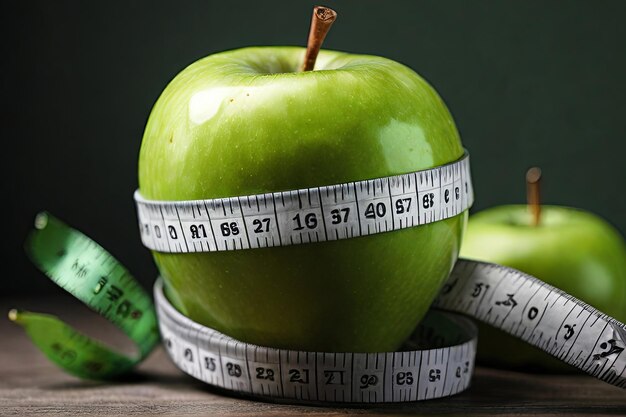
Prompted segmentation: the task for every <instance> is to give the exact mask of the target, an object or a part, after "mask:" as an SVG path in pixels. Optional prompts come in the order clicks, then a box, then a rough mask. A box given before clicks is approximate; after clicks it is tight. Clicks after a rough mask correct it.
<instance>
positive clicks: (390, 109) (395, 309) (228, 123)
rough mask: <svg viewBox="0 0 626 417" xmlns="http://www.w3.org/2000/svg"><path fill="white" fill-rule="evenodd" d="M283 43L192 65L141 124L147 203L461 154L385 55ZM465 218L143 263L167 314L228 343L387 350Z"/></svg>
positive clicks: (450, 251) (446, 124) (442, 114)
mask: <svg viewBox="0 0 626 417" xmlns="http://www.w3.org/2000/svg"><path fill="white" fill-rule="evenodd" d="M303 54H304V49H303V48H298V47H253V48H244V49H239V50H233V51H228V52H222V53H218V54H215V55H211V56H208V57H206V58H203V59H201V60H199V61H197V62H195V63H193V64H192V65H190V66H189V67H187V68H186V69H185V70H183V71H182V72H181V73H180V74H178V75H177V76H176V77H175V78H174V80H173V81H172V82H171V83H170V84H169V85H168V86H167V88H166V89H165V90H164V91H163V93H162V95H161V96H160V98H159V99H158V101H157V103H156V104H155V106H154V109H153V110H152V113H151V115H150V118H149V120H148V123H147V126H146V130H145V134H144V137H143V143H142V147H141V152H140V157H139V187H140V188H139V189H140V192H141V194H142V195H143V197H145V198H147V199H157V200H194V199H206V198H215V197H230V196H239V195H249V194H256V193H264V192H275V191H284V190H292V189H298V188H303V187H311V186H321V185H329V184H337V183H343V182H348V181H355V180H363V179H369V178H375V177H384V176H389V175H393V174H401V173H407V172H411V171H416V170H420V169H425V168H430V167H433V166H436V165H442V164H445V163H448V162H452V161H454V160H457V159H458V158H460V157H461V156H462V155H463V148H462V146H461V141H460V139H459V134H458V132H457V129H456V127H455V124H454V122H453V120H452V117H451V115H450V113H449V111H448V109H447V108H446V106H445V104H444V103H443V101H442V100H441V98H440V97H439V96H438V95H437V93H436V92H435V91H434V90H433V88H432V87H431V86H430V85H428V84H427V83H426V82H425V81H424V80H423V79H422V78H421V77H420V76H418V75H417V74H416V73H415V72H414V71H412V70H411V69H409V68H407V67H406V66H404V65H401V64H399V63H397V62H394V61H392V60H389V59H385V58H381V57H375V56H365V55H350V54H346V53H341V52H332V51H321V52H320V54H319V57H318V60H317V65H316V68H315V69H316V70H315V71H309V72H298V68H299V67H300V64H301V62H302V58H303ZM465 221H466V215H465V214H462V215H459V216H456V217H454V218H451V219H448V220H445V221H440V222H437V223H434V224H431V225H427V226H421V227H416V228H411V229H405V230H402V231H396V232H390V233H384V234H378V235H372V236H368V237H362V238H354V239H348V240H341V241H333V242H325V243H315V244H305V245H297V246H288V247H276V248H266V249H251V250H240V251H232V252H219V253H200V254H165V253H154V258H155V260H156V263H157V265H158V268H159V270H160V272H161V274H162V275H163V277H164V279H165V283H166V290H167V293H168V296H169V297H170V298H171V300H172V302H173V303H174V304H175V305H176V306H177V308H179V309H180V310H181V311H182V312H183V313H184V314H186V315H187V316H189V317H190V318H192V319H193V320H196V321H197V322H200V323H203V324H205V325H208V326H211V327H213V328H215V329H218V330H220V331H222V332H224V333H226V334H228V335H230V336H232V337H235V338H238V339H240V340H243V341H246V342H251V343H256V344H261V345H268V346H272V347H281V348H290V349H301V350H317V351H363V352H371V351H388V350H392V349H396V348H398V346H399V345H400V344H401V343H402V342H403V340H405V339H406V338H407V336H408V335H409V334H410V333H411V331H412V330H413V329H414V327H415V326H416V324H417V323H418V321H419V320H420V319H421V318H422V316H423V315H424V313H425V312H426V310H427V309H428V307H429V306H430V304H431V302H432V300H433V299H434V297H435V296H436V294H437V292H438V290H439V288H440V286H441V284H442V282H443V281H444V280H445V279H446V277H447V276H448V274H449V272H450V270H451V268H452V266H453V264H454V262H455V261H456V258H457V254H458V250H459V247H460V239H461V234H462V230H463V228H464V224H465Z"/></svg>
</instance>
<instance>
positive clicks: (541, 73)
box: [0, 0, 626, 294]
mask: <svg viewBox="0 0 626 417" xmlns="http://www.w3.org/2000/svg"><path fill="white" fill-rule="evenodd" d="M313 4H314V2H310V1H293V0H292V1H287V0H281V1H272V2H259V1H255V2H237V1H223V2H211V1H167V2H166V1H114V2H111V1H107V2H104V1H100V2H92V1H89V2H79V1H73V2H69V1H59V0H56V1H23V0H21V1H19V0H11V1H8V2H7V1H5V2H3V5H2V13H0V23H1V25H2V27H1V30H2V48H3V54H2V59H1V63H0V66H1V74H2V84H1V85H2V87H1V88H2V96H1V97H2V108H3V110H2V116H1V117H2V119H1V120H2V123H1V126H0V129H1V138H2V148H3V158H2V160H3V163H2V181H3V196H4V199H3V200H4V201H3V210H4V212H5V214H4V215H3V217H4V218H3V221H4V223H3V226H2V228H3V231H4V233H3V235H2V239H3V246H4V247H3V252H2V253H3V260H4V267H5V271H9V270H12V273H3V277H2V278H1V279H2V284H0V294H9V293H15V292H34V291H61V290H58V289H56V288H55V287H54V286H53V284H51V283H49V282H48V281H47V280H46V279H45V278H44V277H43V276H41V275H40V274H39V273H38V272H36V271H35V269H34V267H32V266H31V265H30V264H29V262H28V261H27V259H26V257H25V255H24V254H23V251H22V247H21V245H22V241H23V239H24V237H25V236H26V233H27V231H28V230H29V229H30V227H31V223H32V219H33V217H34V215H35V213H36V212H37V211H38V210H40V209H48V210H50V211H51V212H52V213H54V214H56V215H57V216H59V217H61V218H62V219H65V220H66V221H68V222H69V223H71V224H72V225H74V226H76V227H78V228H80V229H81V230H83V231H84V232H86V233H88V234H89V235H90V236H92V237H93V238H95V239H96V240H98V241H99V242H100V243H101V244H102V245H104V246H105V247H106V248H108V249H110V251H111V252H112V253H113V254H114V255H116V256H117V257H118V258H119V259H120V260H122V261H123V262H124V263H125V264H126V265H127V266H128V267H129V268H130V270H131V271H133V272H134V273H135V274H136V275H137V276H138V277H139V278H141V279H142V282H143V283H145V284H146V285H149V283H151V282H152V281H153V279H154V276H155V273H156V270H155V268H154V266H153V265H152V261H151V258H150V256H149V254H148V252H147V250H145V249H144V248H142V246H141V244H140V241H139V235H138V232H137V231H136V225H135V223H136V220H135V211H134V205H133V201H132V193H133V191H134V190H135V188H136V186H137V180H136V161H137V155H138V151H139V146H140V141H141V136H142V131H143V127H144V124H145V122H146V119H147V117H148V114H149V112H150V109H151V106H152V104H153V103H154V101H155V100H156V98H157V97H158V95H159V93H160V91H161V90H162V89H163V87H164V86H165V84H166V83H167V82H168V81H169V80H170V79H171V78H172V77H173V76H174V75H175V74H176V73H177V72H178V71H180V70H181V69H183V68H184V67H185V66H186V65H188V64H189V63H191V62H193V61H194V60H196V59H198V58H200V57H202V56H205V55H207V54H210V53H213V52H216V51H221V50H224V49H231V48H237V47H240V46H246V45H283V44H290V45H293V44H295V45H303V44H304V43H305V41H306V36H307V30H308V25H309V20H310V14H311V7H312V6H313ZM324 4H326V5H328V6H331V7H334V8H335V9H336V10H337V11H338V12H339V14H340V17H339V19H338V22H337V23H336V25H335V27H334V28H333V30H332V31H331V33H330V35H329V37H328V39H327V42H326V44H325V45H326V46H327V47H328V48H331V49H339V50H345V51H351V52H359V53H369V54H375V55H384V56H387V57H389V58H392V59H395V60H398V61H401V62H403V63H405V64H407V65H409V66H410V67H412V68H414V69H415V70H416V71H417V72H419V73H420V74H422V75H423V76H424V77H425V78H426V79H428V80H429V81H430V82H431V83H432V84H433V85H434V86H435V88H436V89H437V90H438V91H439V92H440V94H441V95H442V97H443V98H444V100H445V101H446V102H447V103H448V106H449V107H450V109H451V111H452V113H453V115H454V116H455V119H456V121H457V125H458V128H459V130H460V132H461V135H462V138H463V141H464V144H465V146H466V147H467V148H468V149H469V150H470V151H471V153H472V163H473V174H474V182H475V188H476V191H477V200H476V205H475V207H474V211H475V210H478V209H482V208H485V207H489V206H493V205H497V204H504V203H519V202H522V201H523V200H524V198H525V188H524V187H525V186H524V180H523V177H524V173H525V171H526V169H527V168H528V167H529V166H532V165H539V166H541V167H542V168H543V170H544V176H545V186H544V199H545V201H546V202H548V203H557V204H562V205H569V206H576V207H582V208H585V209H588V210H591V211H594V212H596V213H598V214H600V215H601V216H603V217H604V218H606V219H607V220H609V221H610V222H611V223H613V224H614V225H616V226H617V227H618V228H619V229H620V231H621V232H622V234H624V232H625V231H626V217H625V215H624V213H625V212H626V198H625V197H624V182H625V181H624V180H625V179H626V168H625V165H624V159H623V158H624V150H625V148H626V145H625V143H626V81H625V80H624V77H625V75H626V23H625V20H624V19H625V18H626V2H622V1H587V2H581V1H551V2H546V1H514V2H512V1H471V2H470V1H465V0H459V1H434V0H433V1H385V2H383V1H363V0H352V1H347V0H344V1H327V2H325V3H324Z"/></svg>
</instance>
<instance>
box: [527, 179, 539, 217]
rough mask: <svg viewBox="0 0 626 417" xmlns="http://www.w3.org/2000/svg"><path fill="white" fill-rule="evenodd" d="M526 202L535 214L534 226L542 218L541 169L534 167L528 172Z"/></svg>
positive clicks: (533, 214)
mask: <svg viewBox="0 0 626 417" xmlns="http://www.w3.org/2000/svg"><path fill="white" fill-rule="evenodd" d="M526 202H527V204H528V210H529V211H530V213H531V214H532V216H533V219H532V222H533V226H539V222H540V220H541V169H540V168H538V167H532V168H530V169H529V170H528V171H527V172H526Z"/></svg>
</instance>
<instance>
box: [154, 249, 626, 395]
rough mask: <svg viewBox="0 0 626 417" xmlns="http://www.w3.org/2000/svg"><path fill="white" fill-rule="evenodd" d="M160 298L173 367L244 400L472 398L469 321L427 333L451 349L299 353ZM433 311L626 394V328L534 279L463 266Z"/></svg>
mask: <svg viewBox="0 0 626 417" xmlns="http://www.w3.org/2000/svg"><path fill="white" fill-rule="evenodd" d="M155 299H156V306H157V313H158V316H159V324H160V327H161V332H162V335H163V339H164V343H165V344H166V347H167V350H168V353H169V354H170V357H171V358H172V360H173V361H174V363H175V364H176V365H177V366H178V367H179V368H180V369H182V370H183V371H184V372H186V373H188V374H190V375H192V376H194V377H195V378H198V379H200V380H202V381H205V382H207V383H209V384H213V385H216V386H219V387H222V388H225V389H230V390H234V391H237V392H241V393H247V394H252V395H260V396H270V397H277V398H292V399H296V400H299V401H303V402H307V401H311V402H320V401H321V402H352V403H359V402H373V403H380V402H403V401H416V400H423V399H429V398H437V397H443V396H448V395H453V394H456V393H458V392H461V391H463V390H464V389H466V388H467V387H468V386H469V384H470V379H471V375H472V373H473V369H474V356H475V352H476V338H475V328H474V326H473V324H472V323H471V321H469V320H468V319H466V318H464V317H461V316H454V315H451V316H444V317H445V318H447V321H446V322H444V323H442V322H439V323H436V324H435V323H432V322H431V323H430V324H429V323H426V324H425V326H426V330H425V332H424V333H425V334H429V332H439V336H441V337H444V340H446V341H447V342H446V343H447V344H448V346H444V347H439V348H433V349H426V350H418V351H406V352H405V351H403V352H387V353H369V354H365V353H319V352H297V351H288V350H281V349H272V348H265V347H260V346H255V345H250V344H246V343H243V342H239V341H237V340H235V339H232V338H230V337H228V336H226V335H224V334H221V333H219V332H217V331H215V330H212V329H210V328H207V327H205V326H202V325H199V324H197V323H195V322H193V321H192V320H190V319H189V318H187V317H185V316H183V315H182V314H180V313H179V312H178V311H176V310H175V309H174V308H173V307H172V306H171V305H170V304H169V302H168V301H167V300H166V298H165V297H164V295H163V292H162V282H161V281H160V280H159V281H158V282H157V284H155ZM433 307H435V308H437V309H443V310H448V311H454V312H458V313H463V314H466V315H468V316H471V317H474V318H477V319H479V320H481V321H484V322H486V323H487V324H490V325H492V326H494V327H497V328H500V329H502V330H504V331H506V332H508V333H510V334H512V335H513V336H515V337H518V338H520V339H522V340H524V341H526V342H528V343H530V344H532V345H535V346H537V347H538V348H540V349H542V350H544V351H545V352H547V353H550V354H552V355H553V356H555V357H557V358H559V359H560V360H563V361H565V362H567V363H569V364H571V365H573V366H575V367H577V368H579V369H581V370H583V371H585V372H587V373H589V374H590V375H593V376H595V377H596V378H599V379H601V380H603V381H605V382H607V383H610V384H613V385H615V386H617V387H621V388H626V353H625V351H626V326H625V325H624V324H623V323H620V322H619V321H617V320H615V319H613V318H611V317H609V316H607V315H606V314H604V313H602V312H600V311H598V310H596V309H594V308H593V307H591V306H589V305H587V304H585V303H584V302H582V301H580V300H578V299H576V298H574V297H572V296H571V295H569V294H566V293H564V292H563V291H561V290H559V289H557V288H554V287H551V286H550V285H548V284H545V283H544V282H541V281H539V280H538V279H536V278H534V277H532V276H530V275H527V274H524V273H522V272H520V271H517V270H514V269H511V268H507V267H503V266H500V265H494V264H489V263H484V262H477V261H469V260H463V259H461V260H459V261H458V262H457V264H456V266H455V268H454V270H453V271H452V274H451V275H450V278H449V279H448V281H447V283H446V284H445V285H444V286H443V288H442V290H441V292H440V294H439V297H438V298H437V300H436V301H435V302H434V303H433ZM430 314H432V312H431V313H430ZM438 314H445V313H438ZM431 317H432V316H431ZM428 320H429V319H427V320H425V321H426V322H428ZM423 325H424V324H423ZM417 333H418V332H416V334H417ZM503 354H507V352H503Z"/></svg>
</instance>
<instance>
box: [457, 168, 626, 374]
mask: <svg viewBox="0 0 626 417" xmlns="http://www.w3.org/2000/svg"><path fill="white" fill-rule="evenodd" d="M540 176H541V171H540V170H538V169H537V168H532V169H531V170H529V172H528V175H527V178H528V185H529V187H528V189H529V193H528V200H529V204H528V205H507V206H499V207H493V208H490V209H487V210H483V211H481V212H479V213H476V214H474V215H472V216H471V217H470V220H469V224H468V227H467V231H466V233H465V236H464V239H463V245H462V248H461V256H463V257H464V258H468V259H475V260H481V261H487V262H493V263H497V264H501V265H506V266H509V267H512V268H515V269H518V270H520V271H523V272H526V273H528V274H530V275H533V276H535V277H537V278H539V279H541V280H542V281H544V282H546V283H548V284H551V285H553V286H555V287H557V288H560V289H562V290H563V291H565V292H567V293H568V294H571V295H573V296H574V297H576V298H578V299H580V300H583V301H585V302H586V303H588V304H590V305H592V306H593V307H595V308H597V309H599V310H600V311H603V312H604V313H606V314H608V315H610V316H612V317H615V318H616V319H618V320H620V321H621V322H624V321H626V243H625V242H624V238H623V237H622V236H621V235H620V233H619V232H618V231H617V230H616V229H615V228H614V227H613V226H611V225H610V224H609V223H608V222H607V221H605V220H604V219H602V218H601V217H599V216H597V215H595V214H593V213H590V212H588V211H584V210H580V209H576V208H571V207H562V206H550V205H543V206H542V205H540V202H539V179H540ZM529 314H534V313H533V312H532V311H529ZM479 329H480V336H481V337H480V348H479V349H478V359H479V361H480V362H482V363H485V364H489V365H495V366H500V367H506V368H523V369H525V370H529V369H534V370H538V371H546V370H547V371H563V370H573V369H574V368H572V367H570V366H569V365H567V364H565V363H563V362H561V361H559V360H557V359H554V358H553V357H551V356H549V355H547V354H546V353H545V352H542V351H540V350H539V349H538V348H535V347H533V346H531V345H529V344H527V343H524V342H523V341H521V340H519V339H516V338H514V337H513V336H510V335H508V334H506V333H504V332H502V331H500V330H497V329H495V328H493V327H491V326H487V325H482V324H479ZM573 330H574V331H575V330H576V329H573Z"/></svg>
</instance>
